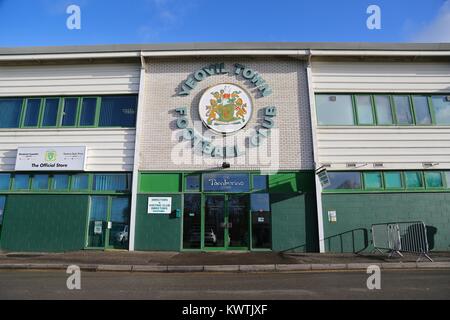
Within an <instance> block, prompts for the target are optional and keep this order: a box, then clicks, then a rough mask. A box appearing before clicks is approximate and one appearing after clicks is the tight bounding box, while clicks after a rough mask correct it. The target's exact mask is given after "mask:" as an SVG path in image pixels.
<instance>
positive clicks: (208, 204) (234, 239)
mask: <svg viewBox="0 0 450 320" xmlns="http://www.w3.org/2000/svg"><path fill="white" fill-rule="evenodd" d="M203 205H204V212H205V213H204V222H203V231H204V232H203V244H204V245H203V247H204V248H205V249H216V250H220V249H222V250H239V249H241V250H242V249H245V250H246V249H248V248H249V241H250V234H249V230H250V228H249V212H250V208H249V195H248V194H226V195H223V194H220V195H216V194H206V195H205V196H204V202H203Z"/></svg>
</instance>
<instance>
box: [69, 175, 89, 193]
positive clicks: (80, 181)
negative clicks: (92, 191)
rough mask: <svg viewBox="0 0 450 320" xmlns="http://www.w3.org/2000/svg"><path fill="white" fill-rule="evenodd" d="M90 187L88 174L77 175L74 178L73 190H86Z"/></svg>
mask: <svg viewBox="0 0 450 320" xmlns="http://www.w3.org/2000/svg"><path fill="white" fill-rule="evenodd" d="M88 187H89V177H88V175H87V174H83V173H80V174H75V175H73V176H72V184H71V189H72V190H86V189H88Z"/></svg>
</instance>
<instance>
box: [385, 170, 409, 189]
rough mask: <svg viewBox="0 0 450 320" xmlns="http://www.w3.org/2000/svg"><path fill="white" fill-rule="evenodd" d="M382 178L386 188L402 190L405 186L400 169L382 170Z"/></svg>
mask: <svg viewBox="0 0 450 320" xmlns="http://www.w3.org/2000/svg"><path fill="white" fill-rule="evenodd" d="M383 179H384V187H385V189H386V190H402V189H404V187H405V184H404V182H403V177H402V173H401V172H400V171H386V172H383Z"/></svg>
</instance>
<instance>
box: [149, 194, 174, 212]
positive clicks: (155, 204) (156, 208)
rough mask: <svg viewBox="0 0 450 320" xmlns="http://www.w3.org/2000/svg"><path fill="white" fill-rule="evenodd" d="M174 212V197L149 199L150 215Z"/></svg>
mask: <svg viewBox="0 0 450 320" xmlns="http://www.w3.org/2000/svg"><path fill="white" fill-rule="evenodd" d="M171 212H172V197H148V207H147V213H148V214H152V213H153V214H170V213H171Z"/></svg>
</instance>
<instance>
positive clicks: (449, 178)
mask: <svg viewBox="0 0 450 320" xmlns="http://www.w3.org/2000/svg"><path fill="white" fill-rule="evenodd" d="M444 175H445V181H446V182H447V189H450V171H445V172H444Z"/></svg>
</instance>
